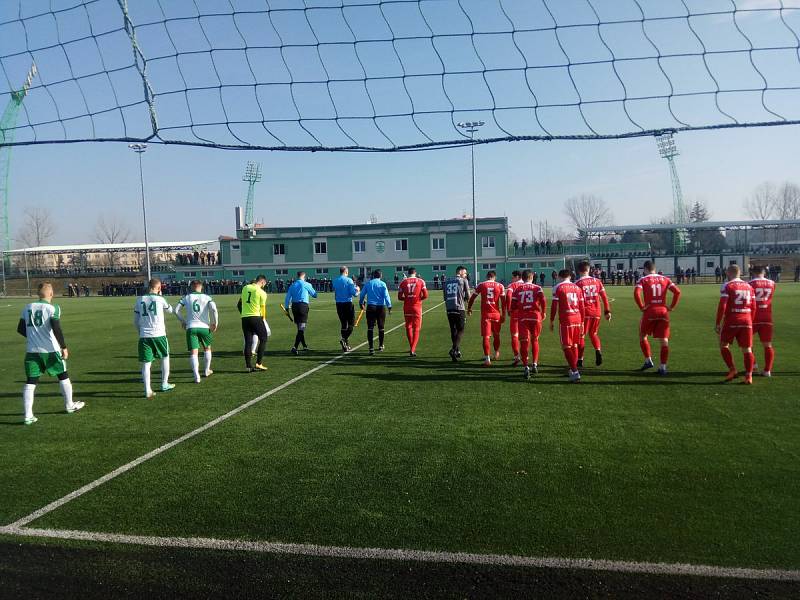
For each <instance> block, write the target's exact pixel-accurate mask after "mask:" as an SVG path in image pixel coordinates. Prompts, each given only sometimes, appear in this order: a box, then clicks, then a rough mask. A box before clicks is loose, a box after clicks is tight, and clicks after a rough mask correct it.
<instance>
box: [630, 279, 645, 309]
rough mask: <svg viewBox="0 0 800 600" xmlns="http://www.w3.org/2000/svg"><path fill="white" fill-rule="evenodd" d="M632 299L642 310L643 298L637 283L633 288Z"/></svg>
mask: <svg viewBox="0 0 800 600" xmlns="http://www.w3.org/2000/svg"><path fill="white" fill-rule="evenodd" d="M633 300H634V301H635V302H636V306H638V307H639V310H644V298H642V286H640V285H637V286H636V287H635V288H633Z"/></svg>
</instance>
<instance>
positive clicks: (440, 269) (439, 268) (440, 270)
mask: <svg viewBox="0 0 800 600" xmlns="http://www.w3.org/2000/svg"><path fill="white" fill-rule="evenodd" d="M433 270H434V271H436V272H437V273H444V272H445V271H447V265H433Z"/></svg>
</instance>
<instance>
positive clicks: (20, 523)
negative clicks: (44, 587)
mask: <svg viewBox="0 0 800 600" xmlns="http://www.w3.org/2000/svg"><path fill="white" fill-rule="evenodd" d="M442 304H444V302H440V303H439V304H437V305H436V306H432V307H431V308H429V309H427V310H425V311H424V312H423V313H422V314H426V313H429V312H430V311H432V310H435V309H437V308H439V307H440V306H441V305H442ZM403 326H404V323H400V324H399V325H395V326H394V327H392V328H391V329H387V330H386V333H392V332H393V331H396V330H398V329H400V328H401V327H403ZM366 345H367V342H362V343H360V344H359V345H357V346H356V347H355V348H353V350H358V349H359V348H363V347H364V346H366ZM349 354H350V352H347V353H342V354H339V355H337V356H334V357H333V358H331V359H330V360H327V361H325V362H323V363H320V364H318V365H317V366H316V367H314V368H313V369H309V370H308V371H305V372H304V373H301V374H300V375H298V376H297V377H294V378H292V379H290V380H289V381H286V382H284V383H282V384H281V385H279V386H277V387H274V388H272V389H271V390H269V391H267V392H264V393H263V394H261V395H260V396H258V397H256V398H253V399H252V400H249V401H248V402H245V403H244V404H240V405H239V406H237V407H236V408H234V409H233V410H231V411H229V412H226V413H225V414H224V415H221V416H219V417H217V418H216V419H213V420H211V421H209V422H208V423H206V424H205V425H201V426H200V427H198V428H197V429H194V430H192V431H190V432H189V433H186V434H184V435H182V436H181V437H179V438H177V439H174V440H172V441H171V442H167V443H166V444H164V445H163V446H159V447H158V448H156V449H155V450H151V451H150V452H148V453H147V454H143V455H142V456H140V457H139V458H136V459H134V460H132V461H131V462H129V463H127V464H124V465H122V466H121V467H118V468H116V469H114V470H113V471H111V472H110V473H107V474H105V475H103V476H102V477H100V478H99V479H95V480H94V481H92V482H90V483H87V484H86V485H84V486H83V487H80V488H78V489H77V490H75V491H73V492H70V493H69V494H67V495H66V496H63V497H62V498H59V499H58V500H54V501H53V502H51V503H50V504H47V505H46V506H43V507H42V508H40V509H38V510H35V511H33V512H32V513H31V514H29V515H28V516H25V517H22V518H21V519H19V520H17V521H14V522H13V523H11V524H10V525H7V526H6V527H0V532H3V531H4V532H6V533H11V534H12V535H14V533H13V532H14V531H16V530H18V529H19V528H21V527H24V526H25V525H27V524H28V523H31V522H32V521H35V520H36V519H39V518H40V517H43V516H44V515H46V514H48V513H51V512H53V511H54V510H56V509H58V508H61V507H62V506H64V505H65V504H67V503H68V502H72V501H73V500H75V498H80V497H81V496H83V495H84V494H86V493H87V492H91V491H92V490H94V489H95V488H98V487H100V486H101V485H103V484H104V483H107V482H109V481H111V480H112V479H115V478H117V477H119V476H120V475H122V474H124V473H127V472H128V471H130V470H131V469H135V468H136V467H138V466H139V465H141V464H142V463H145V462H147V461H148V460H150V459H152V458H155V457H156V456H158V455H159V454H163V453H164V452H166V451H167V450H170V449H171V448H174V447H175V446H177V445H178V444H181V443H183V442H185V441H186V440H190V439H192V438H193V437H196V436H198V435H200V434H201V433H203V432H205V431H208V430H209V429H211V428H212V427H216V426H217V425H219V424H220V423H222V422H223V421H227V420H228V419H230V418H231V417H235V416H236V415H238V414H239V413H240V412H242V411H244V410H247V409H248V408H250V407H251V406H253V405H255V404H258V403H259V402H261V401H262V400H265V399H266V398H269V397H270V396H273V395H274V394H277V393H278V392H281V391H283V390H285V389H286V388H288V387H289V386H291V385H294V384H295V383H297V382H298V381H302V380H303V379H305V378H306V377H309V376H310V375H313V374H314V373H316V372H317V371H321V370H322V369H324V368H325V367H328V366H330V365H332V364H333V363H335V362H337V361H339V360H341V359H343V358H344V357H346V356H348V355H349ZM26 535H27V534H26Z"/></svg>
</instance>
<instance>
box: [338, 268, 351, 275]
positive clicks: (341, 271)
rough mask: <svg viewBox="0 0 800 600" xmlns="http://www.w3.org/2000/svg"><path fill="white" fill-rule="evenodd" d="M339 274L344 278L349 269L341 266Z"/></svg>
mask: <svg viewBox="0 0 800 600" xmlns="http://www.w3.org/2000/svg"><path fill="white" fill-rule="evenodd" d="M339 273H341V274H342V275H344V276H345V277H346V276H347V275H348V274H349V273H350V269H348V268H347V267H345V266H341V267H339Z"/></svg>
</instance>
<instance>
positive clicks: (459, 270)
mask: <svg viewBox="0 0 800 600" xmlns="http://www.w3.org/2000/svg"><path fill="white" fill-rule="evenodd" d="M456 275H457V276H458V277H462V278H463V277H466V276H467V267H465V266H464V265H459V266H457V267H456Z"/></svg>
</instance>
